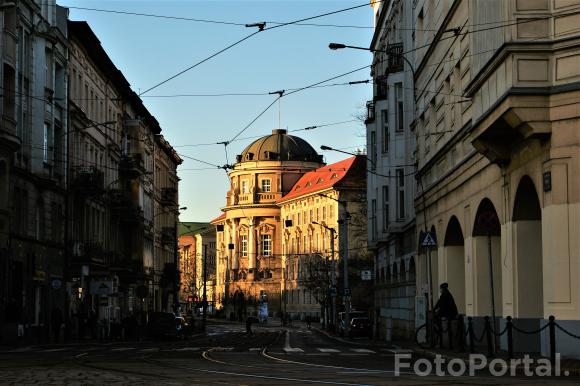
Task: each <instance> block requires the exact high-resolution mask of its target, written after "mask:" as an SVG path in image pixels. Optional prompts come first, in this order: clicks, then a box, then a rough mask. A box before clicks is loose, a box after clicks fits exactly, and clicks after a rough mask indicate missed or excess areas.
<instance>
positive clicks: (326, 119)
mask: <svg viewBox="0 0 580 386" xmlns="http://www.w3.org/2000/svg"><path fill="white" fill-rule="evenodd" d="M58 3H59V4H60V5H63V6H76V7H87V8H98V9H109V10H117V11H128V12H138V13H149V14H158V15H167V16H180V17H189V18H202V19H212V20H223V21H231V22H236V23H253V22H260V21H264V20H267V21H280V22H286V21H292V20H295V19H300V18H304V17H309V16H314V15H317V14H321V13H326V12H329V11H334V10H338V9H342V8H347V7H351V6H354V5H359V4H363V3H365V0H359V1H322V0H319V1H274V0H271V1H155V0H149V1H143V0H139V1H137V0H134V1H117V0H109V1H106V0H101V1H90V0H59V1H58ZM70 18H71V19H72V20H86V21H87V22H88V23H89V24H90V26H91V28H92V29H93V30H94V32H95V34H96V35H97V37H98V38H99V40H100V41H101V43H102V45H103V47H104V48H105V50H106V51H107V52H108V54H109V56H110V57H111V59H112V60H113V62H114V63H115V64H116V66H117V67H118V68H119V69H120V70H121V71H122V72H123V73H124V75H125V77H126V78H127V80H128V81H129V82H130V83H131V85H132V87H133V89H134V90H135V91H136V92H138V93H139V90H141V91H143V90H146V89H148V88H149V87H151V86H153V85H155V84H157V83H158V82H160V81H162V80H164V79H166V78H168V77H170V76H172V75H174V74H175V73H177V72H179V71H181V70H183V69H185V68H187V67H188V66H190V65H192V64H193V63H195V62H197V61H199V60H201V59H203V58H205V57H207V56H209V55H211V54H212V53H214V52H215V51H218V50H219V49H221V48H224V47H225V46H227V45H229V44H231V43H233V42H235V41H236V40H239V39H240V38H242V37H244V36H246V35H248V34H249V33H250V32H252V31H253V30H254V29H249V28H245V27H242V26H230V25H218V24H206V23H196V22H191V21H179V20H169V19H158V18H151V17H142V16H130V15H120V14H111V13H103V12H96V11H86V10H76V9H71V11H70ZM311 22H312V23H321V24H341V25H357V26H369V27H370V26H372V9H371V7H370V6H365V7H362V8H359V9H356V10H352V11H348V12H344V13H341V14H337V15H332V16H328V17H323V18H319V19H316V20H313V21H311ZM371 38H372V29H370V28H357V29H355V28H336V27H312V26H286V27H282V28H277V29H274V30H272V31H265V32H262V33H259V34H257V35H256V36H254V37H252V38H250V39H248V40H246V41H245V42H243V43H241V44H240V45H238V46H236V47H234V48H233V49H231V50H229V51H227V52H225V53H223V54H221V55H219V56H217V57H216V58H214V59H212V60H211V61H209V62H206V63H204V64H202V65H200V66H199V67H197V68H195V69H193V70H191V71H189V72H187V73H186V74H184V75H182V76H180V77H178V78H176V79H174V80H172V81H170V82H168V83H166V84H164V85H162V86H160V87H158V88H156V89H155V90H152V91H151V92H149V93H147V94H145V95H147V96H148V97H145V95H144V96H143V101H144V103H145V105H146V106H147V108H148V109H149V111H150V112H151V113H152V114H153V115H154V116H155V117H156V118H157V120H158V121H159V123H160V125H161V127H162V130H163V134H164V135H165V137H166V138H167V139H168V140H169V141H170V142H171V144H172V145H173V146H174V147H175V149H176V150H177V152H178V153H180V154H184V155H188V156H191V157H194V158H199V159H203V160H205V161H207V162H210V163H212V164H218V165H223V164H225V163H226V160H225V154H224V149H223V145H213V146H197V147H187V146H183V145H190V144H200V143H214V142H219V141H223V140H228V139H231V138H232V137H233V136H234V135H235V134H236V133H237V132H239V131H240V130H241V129H242V128H243V127H244V126H246V125H247V124H248V123H249V122H250V121H251V120H252V119H253V118H255V117H256V115H257V114H258V113H259V112H261V111H262V110H263V109H264V108H265V107H266V106H267V105H268V104H269V103H270V102H271V101H273V100H274V99H275V96H271V95H268V96H228V97H179V98H154V97H151V96H155V95H175V94H215V93H262V92H270V91H276V90H280V89H291V88H299V87H303V86H306V85H309V84H311V83H314V82H317V81H321V80H324V79H327V78H330V77H332V76H335V75H338V74H341V73H344V72H347V71H350V70H353V69H355V68H358V67H362V66H365V65H368V64H370V62H371V55H370V54H369V53H367V52H364V51H355V50H341V51H331V50H329V49H328V43H330V42H341V43H346V44H350V45H360V46H365V47H367V46H368V45H369V43H370V40H371ZM369 73H370V70H369V69H364V70H361V71H358V72H357V73H354V74H351V75H348V76H345V77H343V78H340V79H337V80H335V81H331V82H329V83H343V82H348V81H356V80H364V79H369ZM371 98H372V88H371V86H370V85H354V86H335V87H326V88H317V89H310V90H306V91H303V92H299V93H295V94H293V95H290V96H288V97H286V98H283V99H282V103H281V105H282V106H281V126H282V128H287V129H289V130H296V129H302V128H304V127H308V126H313V125H322V124H327V123H333V122H341V121H349V120H353V119H354V115H356V114H357V113H360V112H361V111H362V109H363V106H364V104H365V101H366V100H368V99H371ZM277 126H278V105H277V104H276V105H275V106H273V107H272V108H271V109H270V110H269V111H268V112H267V113H266V114H264V115H263V116H262V117H261V118H260V119H259V120H257V121H256V122H255V123H254V124H253V125H252V126H251V127H250V128H249V129H248V130H247V131H246V132H244V133H243V134H242V135H241V136H240V137H248V136H256V135H261V134H264V135H265V134H269V133H270V132H271V130H272V129H273V128H276V127H277ZM295 135H298V136H300V137H302V138H304V139H305V140H307V141H308V142H309V143H310V144H311V145H312V146H314V147H315V148H316V149H317V150H318V149H319V148H320V145H321V144H325V145H329V146H333V147H336V148H346V147H352V149H350V150H354V148H355V147H356V146H360V147H362V146H364V143H365V138H364V127H363V126H362V124H361V123H360V122H350V123H346V124H342V125H336V126H329V127H324V128H320V129H316V130H310V131H302V132H298V133H295ZM251 141H252V140H244V141H237V142H233V143H232V144H231V145H229V146H228V153H229V159H230V162H231V161H232V159H233V158H234V157H235V155H236V154H239V153H240V152H241V151H242V150H243V148H244V147H245V146H247V145H248V144H249V143H250V142H251ZM321 154H324V155H325V156H326V161H327V162H328V163H331V162H335V161H338V160H340V159H342V158H344V157H347V156H346V155H341V154H339V153H332V152H321ZM206 167H207V165H204V164H201V163H198V162H196V161H193V160H190V159H187V158H184V163H183V165H181V167H180V168H179V169H178V173H179V176H180V178H181V182H180V187H179V194H180V205H181V206H187V207H188V210H187V211H185V212H183V214H182V216H181V220H182V221H208V220H210V219H212V218H214V217H216V216H218V215H219V214H220V213H221V212H220V208H221V207H222V206H224V204H225V194H226V190H227V187H228V180H227V177H226V174H225V172H224V171H223V170H219V169H216V170H213V169H212V170H188V169H196V168H206Z"/></svg>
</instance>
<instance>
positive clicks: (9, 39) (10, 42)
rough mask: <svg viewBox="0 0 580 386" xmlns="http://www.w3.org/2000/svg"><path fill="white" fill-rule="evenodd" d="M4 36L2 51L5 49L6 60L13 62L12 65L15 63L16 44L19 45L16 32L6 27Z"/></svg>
mask: <svg viewBox="0 0 580 386" xmlns="http://www.w3.org/2000/svg"><path fill="white" fill-rule="evenodd" d="M2 37H3V39H2V40H3V46H2V51H4V60H5V61H7V62H9V63H11V64H12V65H15V64H16V46H17V38H16V34H14V33H12V32H10V31H8V30H6V29H5V30H4V34H3V36H2Z"/></svg>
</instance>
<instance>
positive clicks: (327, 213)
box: [277, 155, 373, 323]
mask: <svg viewBox="0 0 580 386" xmlns="http://www.w3.org/2000/svg"><path fill="white" fill-rule="evenodd" d="M366 163H367V160H366V156H364V155H362V156H355V157H352V158H349V159H346V160H344V161H340V162H337V163H334V164H331V165H327V166H324V167H322V168H318V169H316V170H313V171H310V172H308V173H305V174H304V175H303V176H302V177H301V178H300V179H299V180H298V181H297V182H296V184H294V186H293V187H292V190H290V192H289V193H288V194H286V195H285V196H284V197H282V199H280V200H278V201H277V204H278V206H280V209H281V218H282V219H283V220H284V226H283V228H282V235H281V239H282V251H283V256H282V258H283V266H284V271H285V272H284V277H283V279H284V280H283V283H282V288H281V291H282V300H283V310H284V313H285V314H288V316H289V317H291V318H299V319H304V318H305V317H311V318H312V319H313V320H316V319H318V320H320V319H322V320H325V321H326V322H327V323H332V315H333V314H336V313H337V312H339V311H343V310H344V297H343V295H342V294H343V293H344V267H343V264H344V254H345V249H346V248H348V267H347V269H348V276H349V277H348V279H349V287H348V288H350V289H351V295H350V303H351V308H352V309H353V310H359V311H366V312H369V311H372V304H373V302H372V285H370V283H372V277H371V273H372V270H373V259H372V254H370V253H369V251H368V249H367V215H366ZM345 239H346V240H345ZM332 244H334V245H332ZM333 253H334V254H333ZM333 268H334V272H333ZM364 272H368V274H365V273H364ZM332 286H334V287H335V288H336V293H335V294H334V295H335V296H333V295H332V294H331V293H330V292H329V287H332Z"/></svg>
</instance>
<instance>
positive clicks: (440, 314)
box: [433, 283, 458, 320]
mask: <svg viewBox="0 0 580 386" xmlns="http://www.w3.org/2000/svg"><path fill="white" fill-rule="evenodd" d="M439 290H440V292H441V295H439V300H438V301H437V303H436V304H435V307H434V308H433V311H434V312H435V317H436V318H438V319H439V320H440V319H441V318H446V319H447V320H451V319H455V318H456V317H457V313H458V312H457V305H456V304H455V299H453V295H451V292H449V284H447V283H442V284H441V285H440V286H439Z"/></svg>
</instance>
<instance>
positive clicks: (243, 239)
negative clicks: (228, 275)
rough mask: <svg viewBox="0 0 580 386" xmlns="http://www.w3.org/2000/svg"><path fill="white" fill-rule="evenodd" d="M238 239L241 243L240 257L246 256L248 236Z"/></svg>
mask: <svg viewBox="0 0 580 386" xmlns="http://www.w3.org/2000/svg"><path fill="white" fill-rule="evenodd" d="M240 239H241V240H240V241H241V243H242V256H248V236H246V235H243V236H241V238H240Z"/></svg>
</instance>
